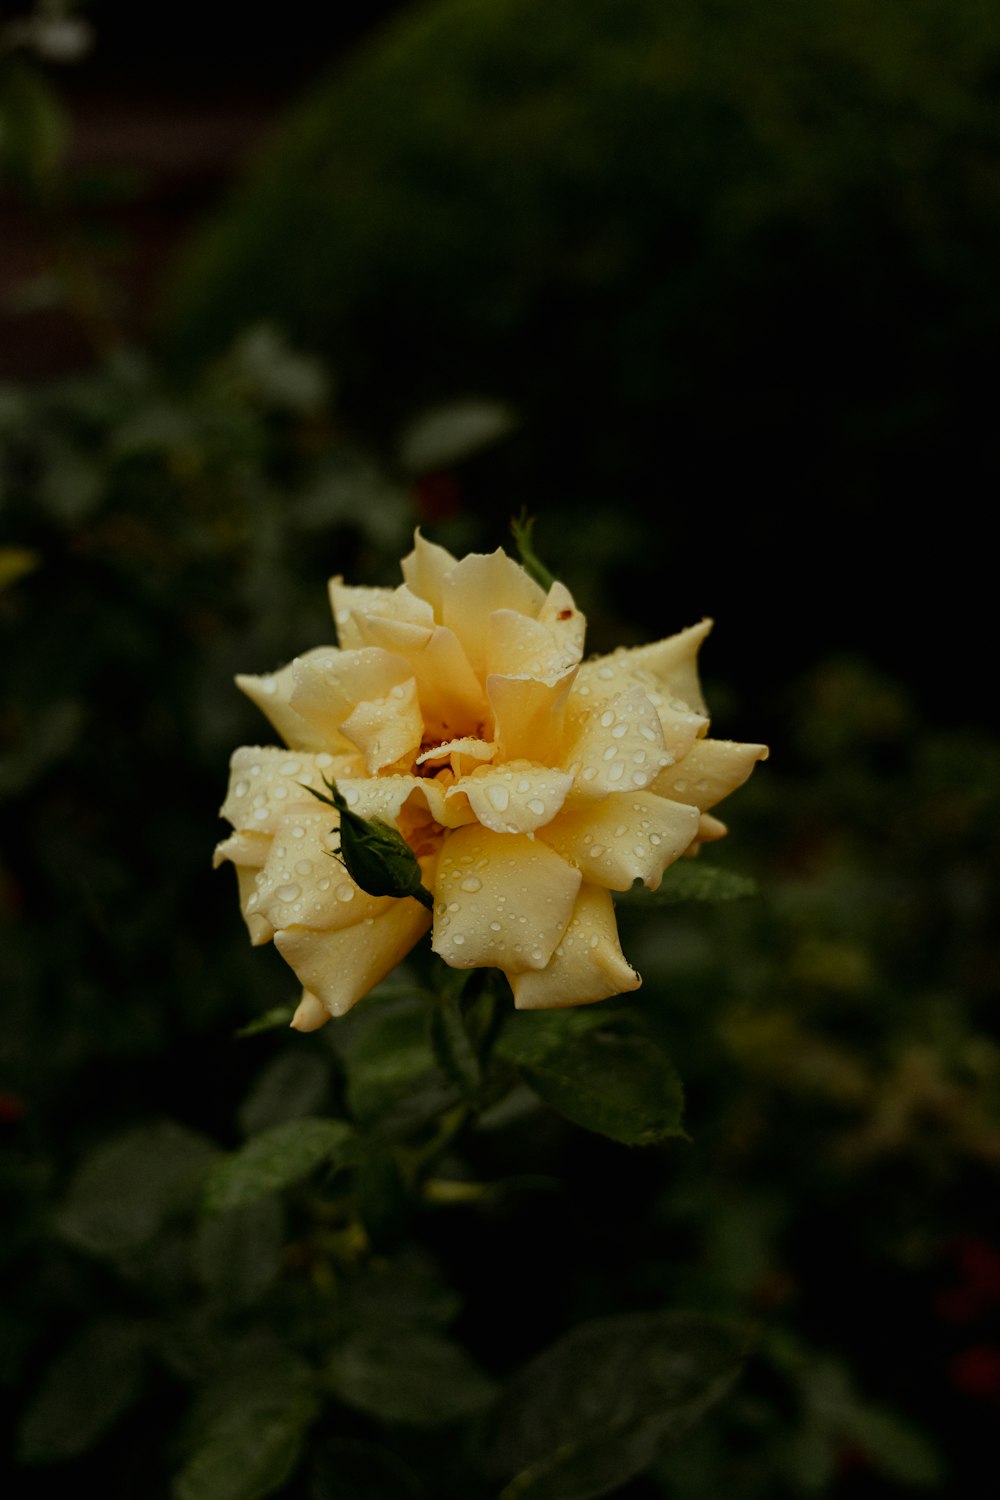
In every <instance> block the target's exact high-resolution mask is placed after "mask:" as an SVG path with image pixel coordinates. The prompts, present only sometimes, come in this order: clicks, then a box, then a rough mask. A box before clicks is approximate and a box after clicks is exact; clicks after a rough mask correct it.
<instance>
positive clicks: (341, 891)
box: [334, 885, 354, 901]
mask: <svg viewBox="0 0 1000 1500" xmlns="http://www.w3.org/2000/svg"><path fill="white" fill-rule="evenodd" d="M334 895H335V896H336V898H337V900H338V901H353V900H354V887H353V885H338V887H337V889H336V891H335V892H334Z"/></svg>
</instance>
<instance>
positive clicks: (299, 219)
mask: <svg viewBox="0 0 1000 1500" xmlns="http://www.w3.org/2000/svg"><path fill="white" fill-rule="evenodd" d="M998 77H1000V19H998V14H997V11H996V9H995V7H991V6H988V5H983V4H981V3H980V0H881V3H879V4H871V3H868V0H829V3H820V0H802V3H799V4H789V3H787V0H758V3H755V4H752V5H748V4H745V3H743V0H718V3H714V4H706V3H704V0H670V3H663V0H549V3H546V4H545V5H544V6H538V5H536V4H534V3H531V0H438V3H431V4H427V5H424V6H423V7H421V8H420V9H419V10H418V11H416V12H415V13H413V14H412V15H410V16H407V17H404V18H403V19H402V20H400V21H398V22H397V23H396V24H395V25H394V26H393V27H392V28H390V29H388V30H387V31H385V33H384V34H382V35H380V36H379V37H377V38H376V39H375V41H374V42H373V43H372V44H371V45H369V47H368V48H367V50H366V51H365V52H363V53H361V54H359V55H358V56H357V57H356V58H355V59H354V60H352V61H351V62H350V63H349V64H348V65H347V66H346V67H344V68H342V69H340V70H339V71H338V72H337V74H336V75H335V76H332V77H331V78H329V79H328V80H327V81H325V82H324V83H322V84H321V85H320V86H319V87H318V88H316V89H315V90H314V91H313V92H312V93H311V95H310V97H308V98H307V99H306V100H305V101H304V102H303V103H302V104H301V106H299V107H298V108H296V109H295V110H294V111H293V112H292V114H291V116H290V117H289V119H288V120H287V122H286V124H285V125H284V126H282V127H281V128H279V129H278V131H277V132H276V134H275V136H274V139H273V141H272V143H271V145H270V148H269V149H268V150H267V151H266V152H265V153H264V154H263V156H262V157H261V159H260V160H259V162H258V163H257V165H256V166H255V167H254V168H253V169H252V170H251V172H250V173H249V174H248V176H247V178H246V181H245V183H244V184H243V186H242V187H241V188H240V189H238V191H237V192H236V193H235V194H234V196H233V199H232V202H231V204H230V205H229V207H228V209H227V210H226V211H225V212H224V213H223V214H222V215H221V217H220V218H219V220H218V222H217V223H216V224H215V225H214V226H213V227H212V228H211V229H210V230H209V231H207V232H206V234H205V235H204V236H202V237H201V238H200V239H199V240H198V241H196V243H195V244H194V245H193V247H192V248H191V250H190V253H189V254H188V255H187V257H186V259H185V263H184V265H183V267H182V269H181V271H180V274H179V277H178V280H177V284H176V286H175V288H174V294H173V296H172V298H171V299H170V313H169V318H168V320H167V322H166V324H165V333H166V338H167V342H168V344H169V346H170V347H171V348H172V350H173V351H174V353H175V354H181V355H184V356H185V357H187V358H188V359H190V358H192V357H198V356H201V355H203V354H204V353H206V352H211V351H214V349H216V348H217V347H218V346H219V345H220V342H221V341H223V340H225V339H228V338H229V337H230V336H231V335H232V333H233V331H234V330H235V329H237V328H238V327H239V326H241V324H242V323H243V322H244V321H245V320H246V319H247V318H248V317H249V316H253V317H257V316H260V315H262V314H266V315H268V316H275V317H277V318H279V319H280V320H281V322H282V323H283V324H284V325H285V326H287V328H288V329H289V330H290V331H291V333H292V335H293V337H294V338H295V339H296V340H298V341H301V342H302V343H303V344H304V345H305V346H306V347H310V348H316V349H320V350H322V351H324V352H325V353H327V354H328V355H329V356H331V357H332V359H333V360H334V363H335V365H336V367H337V369H338V370H339V371H340V373H341V376H342V382H343V397H344V401H345V409H346V410H347V411H348V413H349V414H350V416H351V420H352V421H353V422H354V423H356V424H357V425H358V426H359V428H360V429H361V430H367V431H371V430H372V429H375V430H377V431H378V432H379V433H381V434H383V435H385V434H388V433H390V432H392V431H393V430H394V429H395V426H396V424H397V423H398V422H399V421H400V420H401V419H402V417H403V416H404V415H407V414H409V413H410V412H411V411H412V410H414V409H415V408H417V407H419V406H420V405H422V404H424V403H431V402H435V401H437V400H440V399H442V398H443V397H451V396H454V395H457V394H465V393H467V392H479V391H487V392H492V393H495V394H498V395H502V396H504V397H505V398H507V399H510V400H511V401H513V402H514V404H515V405H516V406H517V407H518V409H519V410H520V411H521V413H522V415H523V417H524V425H523V429H522V432H521V434H520V437H519V438H518V440H516V441H515V442H513V443H512V444H510V445H509V446H508V447H507V449H506V450H505V456H504V460H503V462H502V463H501V464H500V465H498V466H496V467H495V468H494V470H493V471H492V473H491V475H490V476H488V477H487V478H485V479H484V480H483V482H482V484H481V486H480V488H479V489H478V491H477V494H476V503H477V505H478V507H479V508H480V509H482V510H483V511H485V513H486V514H488V515H489V516H490V517H491V519H492V522H493V525H494V529H495V530H498V529H499V527H500V526H501V525H502V524H503V522H504V520H505V517H506V514H507V512H508V510H509V496H510V495H511V494H517V495H518V497H519V498H523V499H525V500H526V501H527V503H528V504H529V506H531V507H532V508H544V509H552V510H554V511H555V512H556V514H557V515H558V516H559V517H560V519H563V520H565V521H566V522H569V521H570V519H571V518H572V520H573V522H574V523H575V519H576V517H577V515H578V514H579V512H580V509H581V507H589V508H590V509H594V508H596V507H599V506H601V505H608V504H609V503H610V504H611V505H613V506H615V507H616V510H617V512H618V513H619V515H623V516H626V517H631V518H633V520H634V521H635V522H636V524H639V523H640V519H641V521H642V524H643V529H646V530H648V518H649V517H650V516H652V517H655V518H656V522H657V529H656V531H655V533H654V534H653V536H652V537H649V536H648V535H647V538H646V541H645V543H644V545H643V547H642V548H641V549H640V548H634V549H633V550H632V553H631V554H630V555H629V556H628V558H627V559H621V560H619V562H618V563H617V565H616V566H615V568H614V569H613V570H608V569H607V568H606V572H609V580H608V581H610V583H611V585H612V590H613V597H614V598H615V599H627V600H628V601H629V609H630V611H632V612H633V614H634V612H635V611H636V610H638V611H640V619H641V623H642V624H643V626H644V628H646V629H647V630H649V631H653V630H655V629H659V628H661V625H660V623H658V620H659V602H658V585H660V583H661V580H662V576H663V569H664V567H669V568H670V586H671V594H672V598H673V599H674V601H675V605H676V608H677V610H678V616H677V621H676V623H677V624H678V625H680V624H682V623H683V622H684V621H685V620H686V619H687V618H688V617H691V618H693V617H695V615H696V614H697V613H699V612H703V611H705V610H708V611H710V612H715V611H716V610H718V611H719V612H721V611H722V609H723V607H724V605H725V604H727V603H729V604H731V601H732V598H733V596H734V593H738V594H739V596H740V597H741V598H742V599H746V600H747V602H748V603H749V602H751V601H752V604H753V608H754V617H755V620H759V622H760V631H759V635H757V636H755V638H754V639H753V640H752V641H749V642H748V646H747V653H746V662H745V663H741V666H742V665H748V664H749V663H751V662H752V663H753V664H754V669H755V670H760V671H763V672H765V673H767V672H768V671H769V667H768V664H767V661H766V656H767V653H766V651H765V650H764V649H763V643H765V642H766V641H767V639H768V635H769V633H770V631H772V630H774V629H776V628H780V627H781V625H782V624H783V623H784V621H785V620H786V619H787V618H788V615H789V614H791V615H793V616H794V617H795V618H796V620H797V630H796V643H797V644H789V646H788V649H790V650H796V649H797V650H798V651H799V653H800V654H799V656H798V658H797V663H796V664H797V665H799V666H804V665H805V664H806V662H807V661H808V660H809V659H810V657H811V656H812V655H813V654H814V651H815V649H816V646H817V645H818V644H819V643H820V642H821V641H822V642H826V641H829V639H830V630H831V619H832V618H833V619H837V621H838V630H839V631H840V632H842V633H841V634H839V636H838V639H839V640H840V641H842V642H843V643H844V644H846V645H849V646H853V647H860V646H863V645H864V644H865V643H866V640H869V639H870V638H871V637H872V635H873V634H874V633H875V631H876V627H877V628H878V633H879V635H880V640H881V649H882V650H883V652H885V653H886V654H887V660H889V661H890V662H891V663H892V664H893V665H894V667H895V669H896V670H897V671H899V672H902V673H904V674H909V670H910V667H909V664H910V662H911V661H912V660H913V652H914V648H916V650H917V652H918V653H919V652H920V651H921V650H923V649H929V648H930V647H931V646H932V645H933V639H934V637H933V629H932V627H931V625H930V624H929V623H927V622H928V621H929V620H930V619H931V618H932V617H933V614H934V611H933V609H928V607H927V604H928V602H929V601H928V600H927V598H926V597H925V596H922V595H921V591H920V589H921V582H920V580H921V579H922V576H923V570H924V569H925V568H926V567H927V566H928V563H929V562H930V556H929V553H928V550H927V548H928V542H929V538H928V536H927V532H926V529H925V527H924V526H923V524H922V523H918V522H916V521H915V519H914V518H915V516H916V515H917V514H918V513H919V512H920V510H921V509H922V507H924V506H926V507H927V508H928V509H931V510H933V511H935V512H936V510H937V508H938V506H939V504H940V500H941V496H942V494H947V495H948V496H949V525H948V526H947V527H941V528H935V534H934V559H933V563H931V567H932V570H933V578H934V585H933V586H934V587H940V588H941V589H942V590H944V591H947V590H948V589H949V587H950V582H949V580H950V578H951V577H954V578H955V579H958V578H961V579H962V581H963V585H964V586H965V598H964V603H965V604H966V605H967V606H968V607H971V608H972V609H976V608H977V605H976V597H977V584H980V585H982V586H984V587H988V580H987V576H986V573H985V569H984V567H983V565H982V564H981V563H980V561H979V560H978V559H977V558H976V557H975V556H971V555H970V554H969V550H968V548H967V547H966V545H965V534H966V529H967V528H968V527H969V526H974V524H975V520H974V506H975V504H976V501H975V499H974V496H975V495H976V494H978V493H981V492H982V491H983V490H984V488H989V487H991V486H992V485H993V484H995V482H996V467H995V453H994V451H993V449H992V447H991V446H990V444H989V439H988V433H989V431H990V428H991V423H992V415H991V405H990V403H991V401H992V396H991V394H990V390H989V385H988V383H986V382H984V381H983V380H982V378H981V371H982V370H983V369H984V368H988V367H989V365H990V363H991V361H992V352H993V349H994V346H995V343H996V339H997V334H998V329H1000V295H998V291H997V284H996V277H995V266H996V263H997V259H998V256H1000V180H998V178H997V174H996V171H995V169H994V165H993V163H994V162H995V159H996V156H997V150H998V147H1000V100H998V95H997V79H998ZM707 526H708V527H710V528H711V533H712V563H711V567H701V568H698V567H695V566H693V564H692V560H693V559H694V558H697V557H700V556H701V555H702V554H703V552H704V549H705V542H706V527H707ZM818 547H819V548H820V549H821V552H822V560H823V572H824V575H825V577H827V578H829V580H830V582H829V584H826V583H824V584H823V585H822V586H821V587H820V588H817V578H816V573H817V567H816V566H814V564H815V563H816V559H817V548H818ZM887 556H888V559H891V575H892V578H893V580H894V595H895V602H896V603H899V602H900V601H901V599H902V601H905V605H906V608H905V610H904V611H897V610H895V609H894V608H893V607H891V605H890V603H889V601H888V600H887V598H886V579H887ZM748 558H752V559H753V578H752V580H750V579H748V577H747V562H748ZM681 560H683V562H684V565H683V566H682V565H681ZM606 586H607V582H606ZM855 598H864V599H865V603H866V613H865V619H864V620H863V621H862V620H860V619H856V620H855V619H851V618H850V616H851V614H852V611H851V610H850V608H849V607H848V606H849V605H850V602H851V601H852V600H853V599H855ZM654 600H655V602H654ZM841 616H847V617H848V618H846V619H843V620H841V619H840V617H841ZM654 617H655V618H654ZM956 671H957V673H958V674H959V681H960V683H962V684H963V685H964V687H965V688H966V690H967V691H972V689H973V687H974V679H973V677H972V675H971V673H969V672H968V671H967V669H966V668H965V667H964V665H963V662H962V660H961V658H960V659H959V661H958V663H957V666H956Z"/></svg>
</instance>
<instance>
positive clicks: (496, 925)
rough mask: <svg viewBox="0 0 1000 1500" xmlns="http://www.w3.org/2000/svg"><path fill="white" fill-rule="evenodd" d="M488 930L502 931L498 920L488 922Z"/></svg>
mask: <svg viewBox="0 0 1000 1500" xmlns="http://www.w3.org/2000/svg"><path fill="white" fill-rule="evenodd" d="M490 931H491V932H500V931H502V928H501V925H500V923H499V922H491V923H490Z"/></svg>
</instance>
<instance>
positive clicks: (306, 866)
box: [295, 859, 312, 875]
mask: <svg viewBox="0 0 1000 1500" xmlns="http://www.w3.org/2000/svg"><path fill="white" fill-rule="evenodd" d="M295 873H296V875H311V874H312V860H311V859H300V860H299V861H298V863H297V864H296V866H295Z"/></svg>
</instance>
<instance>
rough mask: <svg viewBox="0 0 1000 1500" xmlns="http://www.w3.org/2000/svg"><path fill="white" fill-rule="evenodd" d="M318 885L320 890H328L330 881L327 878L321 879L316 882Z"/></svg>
mask: <svg viewBox="0 0 1000 1500" xmlns="http://www.w3.org/2000/svg"><path fill="white" fill-rule="evenodd" d="M318 885H319V889H320V890H321V891H328V890H329V889H330V882H329V881H328V880H321V881H319V882H318Z"/></svg>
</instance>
